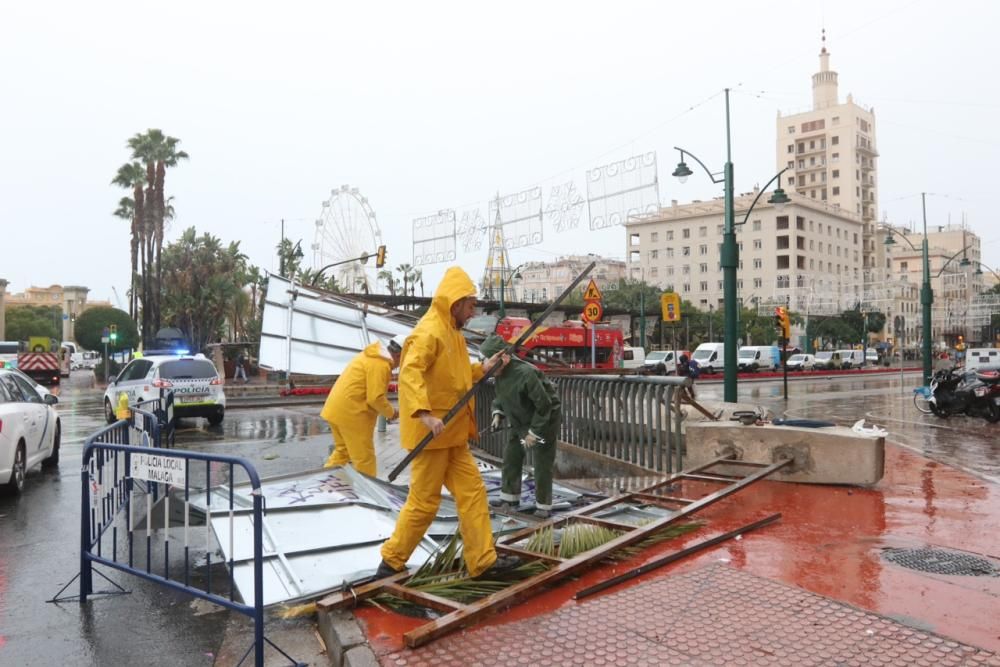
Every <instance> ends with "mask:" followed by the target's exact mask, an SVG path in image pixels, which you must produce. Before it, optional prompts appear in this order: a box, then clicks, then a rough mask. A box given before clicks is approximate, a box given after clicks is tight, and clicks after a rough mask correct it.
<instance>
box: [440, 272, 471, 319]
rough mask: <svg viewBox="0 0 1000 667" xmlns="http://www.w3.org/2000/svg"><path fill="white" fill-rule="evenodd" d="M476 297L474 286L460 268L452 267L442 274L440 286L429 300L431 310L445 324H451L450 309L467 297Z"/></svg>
mask: <svg viewBox="0 0 1000 667" xmlns="http://www.w3.org/2000/svg"><path fill="white" fill-rule="evenodd" d="M475 295H476V284H475V283H474V282H472V278H470V277H469V274H468V273H466V272H465V271H464V270H462V268H461V267H458V266H453V267H451V268H450V269H448V270H447V271H445V273H444V278H442V279H441V284H440V285H438V288H437V291H435V292H434V298H433V299H432V300H431V308H433V309H434V310H435V311H436V312H437V315H438V316H439V317H441V318H442V319H443V320H444V321H445V322H453V321H454V320H453V318H452V316H451V307H452V306H453V305H455V303H457V302H458V301H461V300H462V299H464V298H465V297H467V296H475Z"/></svg>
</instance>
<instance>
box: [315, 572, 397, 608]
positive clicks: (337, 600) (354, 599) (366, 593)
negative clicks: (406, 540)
mask: <svg viewBox="0 0 1000 667" xmlns="http://www.w3.org/2000/svg"><path fill="white" fill-rule="evenodd" d="M409 578H410V573H409V572H407V571H403V572H398V573H396V574H394V575H392V576H391V577H386V578H384V579H376V580H374V581H369V582H368V583H365V584H361V585H360V586H356V587H353V588H348V589H347V590H345V591H340V592H338V593H331V594H330V595H328V596H326V597H325V598H323V599H322V600H319V601H318V602H316V606H317V607H318V608H319V609H322V610H325V611H332V610H335V609H354V607H356V606H357V604H358V602H360V601H361V600H367V599H368V598H370V597H375V596H376V595H378V594H379V593H381V592H382V589H383V588H384V587H385V586H388V585H389V584H399V583H403V582H405V581H406V580H407V579H409Z"/></svg>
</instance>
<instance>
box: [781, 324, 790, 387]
mask: <svg viewBox="0 0 1000 667" xmlns="http://www.w3.org/2000/svg"><path fill="white" fill-rule="evenodd" d="M781 340H782V344H781V368H782V376H783V377H782V381H783V382H784V385H785V400H786V401H787V400H788V339H787V338H782V339H781Z"/></svg>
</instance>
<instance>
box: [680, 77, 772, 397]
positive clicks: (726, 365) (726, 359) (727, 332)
mask: <svg viewBox="0 0 1000 667" xmlns="http://www.w3.org/2000/svg"><path fill="white" fill-rule="evenodd" d="M674 149H675V150H677V151H679V152H680V154H681V161H680V162H679V163H678V164H677V168H676V169H675V170H674V173H673V176H676V177H677V178H678V179H679V180H680V182H681V183H684V182H685V181H687V178H688V176H690V175H691V174H692V173H693V172H692V171H691V169H690V168H689V167H688V166H687V164H686V163H685V162H684V156H685V155H687V156H689V157H691V158H693V159H694V161H695V162H697V163H698V164H699V165H701V168H702V169H704V170H705V173H706V174H708V177H709V178H710V179H712V182H713V183H723V184H724V193H725V221H724V227H723V232H722V257H721V262H720V264H721V265H722V300H723V307H724V315H723V318H724V319H723V321H724V337H723V352H722V363H723V376H722V377H723V391H722V394H723V400H724V401H725V402H726V403H735V402H736V393H737V392H736V351H737V347H738V346H737V338H738V336H739V331H738V330H737V327H738V325H737V322H738V321H739V313H738V310H737V309H738V308H739V304H738V301H737V298H736V269H737V268H738V267H739V265H740V249H739V245H738V244H737V243H736V221H735V211H734V210H733V153H732V140H731V134H730V129H729V88H726V164H725V166H724V167H723V170H722V172H713V171H712V170H710V169H709V168H708V167H706V166H705V163H704V162H702V161H701V160H699V159H698V158H697V157H696V156H695V155H694V154H693V153H691V152H689V151H686V150H684V149H682V148H679V147H677V146H674ZM785 171H786V169H782V170H781V171H779V172H778V173H777V174H775V176H774V177H773V178H772V179H771V180H770V181H768V183H767V185H765V186H764V187H763V188H762V189H761V191H760V192H759V193H758V194H757V198H756V199H754V200H753V204H751V205H750V208H749V209H747V214H746V217H745V218H744V219H743V222H742V223H740V224H744V223H746V221H747V219H748V218H749V217H750V211H752V210H753V207H754V206H755V205H756V204H757V201H758V200H759V199H760V197H761V195H762V194H764V192H765V191H766V190H767V188H768V187H769V186H770V185H771V183H773V182H775V181H776V180H778V178H779V177H780V176H781V174H783V173H784V172H785ZM788 201H789V199H788V195H786V194H785V192H784V190H782V189H781V188H780V187H779V188H776V189H775V191H774V194H773V195H772V196H771V198H770V199H768V200H767V202H768V203H769V204H774V205H775V206H776V207H779V208H780V207H781V205H783V204H787V203H788Z"/></svg>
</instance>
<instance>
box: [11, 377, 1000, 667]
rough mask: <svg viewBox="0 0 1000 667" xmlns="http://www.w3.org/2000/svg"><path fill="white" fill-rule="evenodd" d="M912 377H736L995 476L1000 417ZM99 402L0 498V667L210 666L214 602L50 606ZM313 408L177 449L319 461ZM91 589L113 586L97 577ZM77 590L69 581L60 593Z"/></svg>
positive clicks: (792, 407)
mask: <svg viewBox="0 0 1000 667" xmlns="http://www.w3.org/2000/svg"><path fill="white" fill-rule="evenodd" d="M918 382H919V375H918V374H913V373H910V374H907V375H906V377H905V379H904V380H903V383H902V384H901V383H900V378H899V376H898V375H892V376H881V377H875V378H873V377H867V378H860V377H859V378H837V379H832V380H828V379H825V378H819V379H815V380H813V379H810V380H808V381H794V382H790V383H789V393H790V397H789V399H788V401H787V403H786V402H785V400H784V399H783V398H782V394H781V392H782V385H781V382H780V381H777V382H773V381H768V382H761V383H742V384H741V385H740V401H741V402H746V403H751V404H753V403H756V404H760V405H764V406H766V407H768V408H770V409H771V410H773V411H775V412H776V413H778V414H783V413H784V414H787V416H790V417H811V418H819V419H831V420H834V421H837V422H838V423H843V424H846V425H850V424H851V423H853V422H854V421H856V420H858V419H860V418H862V417H865V418H866V419H868V420H869V423H872V422H874V423H876V424H879V425H881V426H883V427H885V428H886V429H888V430H889V432H890V440H893V441H896V442H899V443H900V444H903V445H904V446H907V447H909V448H911V449H914V450H915V451H918V452H920V453H922V454H924V455H926V456H928V457H929V458H932V459H935V460H938V461H941V462H945V463H949V464H951V465H955V466H957V467H961V468H963V469H965V470H969V471H971V472H974V473H975V474H978V475H980V476H982V477H983V478H986V479H989V480H991V481H993V482H994V483H1000V424H997V425H989V424H986V423H985V422H984V421H982V420H973V419H968V418H963V417H956V418H952V419H949V420H947V421H943V420H939V419H938V418H936V417H933V416H931V415H921V414H919V413H918V412H917V411H916V410H915V409H914V407H913V403H912V387H913V386H915V385H916V384H918ZM698 393H699V398H700V399H702V400H712V399H715V400H720V399H721V395H722V385H721V383H719V384H715V383H701V384H699V388H698ZM100 399H101V393H100V391H99V390H97V389H94V388H92V376H90V375H89V374H85V373H82V372H76V373H74V375H73V377H72V378H71V380H70V381H69V382H67V383H66V384H65V385H64V386H63V388H62V390H61V397H60V403H59V406H58V409H59V413H60V417H61V419H62V422H63V434H64V435H63V443H62V455H61V463H60V466H59V469H58V470H57V471H54V472H51V473H50V472H42V471H41V470H40V469H38V468H35V469H33V470H32V471H30V473H29V475H28V480H27V488H26V490H25V493H24V494H23V495H22V496H21V497H19V498H8V497H4V498H0V665H125V664H136V663H142V664H146V665H211V664H213V662H214V661H215V658H216V656H217V655H219V652H220V649H221V648H222V645H223V642H224V641H225V640H226V637H227V633H229V632H231V631H230V630H229V629H228V628H230V626H231V624H232V623H231V622H232V616H233V614H230V613H229V612H227V611H223V610H218V609H217V608H215V607H214V606H213V605H210V604H207V603H201V602H198V601H192V600H190V599H188V598H187V597H186V596H184V595H180V594H175V593H172V592H169V591H165V590H163V589H160V588H158V587H156V586H153V585H152V584H147V583H145V582H142V581H140V580H138V579H135V578H131V577H127V576H126V575H122V574H118V573H115V574H112V575H111V576H112V578H113V579H115V580H116V581H118V582H120V583H122V584H123V585H124V586H126V588H128V589H129V590H131V591H132V593H131V594H130V595H125V596H117V597H107V598H103V599H94V600H92V601H91V602H89V603H88V604H87V605H85V606H82V607H81V606H80V605H79V604H78V603H77V602H75V601H71V602H63V603H59V604H48V603H46V600H48V599H50V598H52V597H53V596H54V595H55V594H56V592H57V591H58V590H59V589H60V588H62V587H63V586H64V585H65V584H67V583H68V582H70V580H71V579H72V578H73V576H74V575H75V574H76V572H77V571H78V569H79V564H78V549H79V530H80V528H79V526H80V472H79V471H80V465H81V453H82V444H83V441H84V439H85V438H86V437H87V436H88V435H90V434H91V433H93V432H94V431H96V430H97V429H99V428H101V427H102V426H103V418H102V413H101V404H100ZM318 412H319V406H299V407H295V408H287V409H286V408H278V407H275V408H253V409H245V410H239V409H233V410H230V412H229V413H228V414H227V417H226V420H225V422H224V423H223V424H222V425H221V426H219V427H215V428H213V427H209V426H208V425H207V423H206V422H204V421H203V420H200V419H198V420H185V421H184V422H182V424H181V427H180V429H179V432H178V435H177V442H176V447H177V448H179V449H191V450H201V451H212V452H216V453H225V454H232V455H238V456H244V457H247V458H249V459H250V460H251V461H253V462H254V464H255V465H256V467H257V469H258V472H259V473H260V475H261V476H262V477H267V476H272V475H277V474H283V473H287V472H294V471H298V470H305V469H309V468H315V467H317V466H319V465H321V464H322V462H323V460H324V459H325V458H326V456H327V454H328V453H329V451H330V436H329V433H328V431H327V427H326V425H325V423H323V422H322V420H321V419H319V417H318ZM95 588H96V589H104V588H108V586H107V585H105V583H104V582H103V581H102V580H101V579H100V578H99V577H95ZM76 592H77V584H76V583H73V584H72V585H70V586H69V588H68V589H67V591H66V593H64V595H72V594H75V593H76ZM243 639H244V637H242V636H241V637H239V638H238V641H239V642H241V643H242V641H243ZM231 641H234V640H231ZM247 641H248V639H247ZM241 647H242V644H241ZM286 648H291V647H286Z"/></svg>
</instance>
